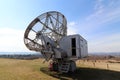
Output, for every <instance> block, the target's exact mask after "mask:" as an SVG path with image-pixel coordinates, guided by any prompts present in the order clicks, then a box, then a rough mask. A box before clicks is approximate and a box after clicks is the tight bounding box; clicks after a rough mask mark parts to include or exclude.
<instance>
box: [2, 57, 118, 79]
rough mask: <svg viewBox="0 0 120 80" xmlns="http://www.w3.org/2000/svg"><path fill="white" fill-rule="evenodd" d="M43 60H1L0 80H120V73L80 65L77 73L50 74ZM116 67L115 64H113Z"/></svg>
mask: <svg viewBox="0 0 120 80" xmlns="http://www.w3.org/2000/svg"><path fill="white" fill-rule="evenodd" d="M42 62H43V59H35V60H18V59H4V58H3V59H2V58H1V59H0V80H60V79H62V80H120V72H118V71H112V70H106V69H95V68H90V67H84V66H83V65H79V67H78V68H77V70H76V72H74V73H68V74H65V73H64V74H62V73H57V72H50V71H49V70H48V68H47V67H48V62H46V63H44V64H43V63H42ZM113 65H114V64H113Z"/></svg>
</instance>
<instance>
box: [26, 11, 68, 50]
mask: <svg viewBox="0 0 120 80" xmlns="http://www.w3.org/2000/svg"><path fill="white" fill-rule="evenodd" d="M41 34H42V35H44V36H47V37H48V38H49V39H50V40H53V41H54V42H56V44H57V43H58V42H59V40H60V39H61V38H62V37H63V36H66V35H67V21H66V18H65V16H64V15H62V14H61V13H60V12H56V11H50V12H46V13H43V14H42V15H40V16H38V17H37V18H35V19H34V20H33V21H32V22H31V23H30V24H29V26H28V28H27V29H26V31H25V34H24V43H25V45H26V46H27V48H29V49H30V50H35V51H40V49H42V45H43V44H45V43H44V42H42V40H41V39H40V37H39V35H41ZM38 37H39V38H38Z"/></svg>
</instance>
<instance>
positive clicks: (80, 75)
mask: <svg viewBox="0 0 120 80" xmlns="http://www.w3.org/2000/svg"><path fill="white" fill-rule="evenodd" d="M40 70H41V71H42V72H43V73H45V74H47V75H49V76H52V77H54V78H58V79H61V80H120V72H117V71H111V70H105V69H94V68H77V70H76V71H75V72H74V73H70V72H69V73H58V72H53V71H49V70H48V68H47V67H43V68H40Z"/></svg>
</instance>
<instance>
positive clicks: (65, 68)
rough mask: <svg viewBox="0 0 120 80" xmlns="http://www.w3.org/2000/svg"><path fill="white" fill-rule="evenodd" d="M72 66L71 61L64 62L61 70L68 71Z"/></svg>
mask: <svg viewBox="0 0 120 80" xmlns="http://www.w3.org/2000/svg"><path fill="white" fill-rule="evenodd" d="M69 68H70V63H62V64H61V69H60V72H63V73H67V72H68V71H69Z"/></svg>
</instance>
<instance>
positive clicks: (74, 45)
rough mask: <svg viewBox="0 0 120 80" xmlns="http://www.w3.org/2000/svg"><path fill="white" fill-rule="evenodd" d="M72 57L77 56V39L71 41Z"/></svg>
mask: <svg viewBox="0 0 120 80" xmlns="http://www.w3.org/2000/svg"><path fill="white" fill-rule="evenodd" d="M71 47H72V56H76V38H72V39H71Z"/></svg>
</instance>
